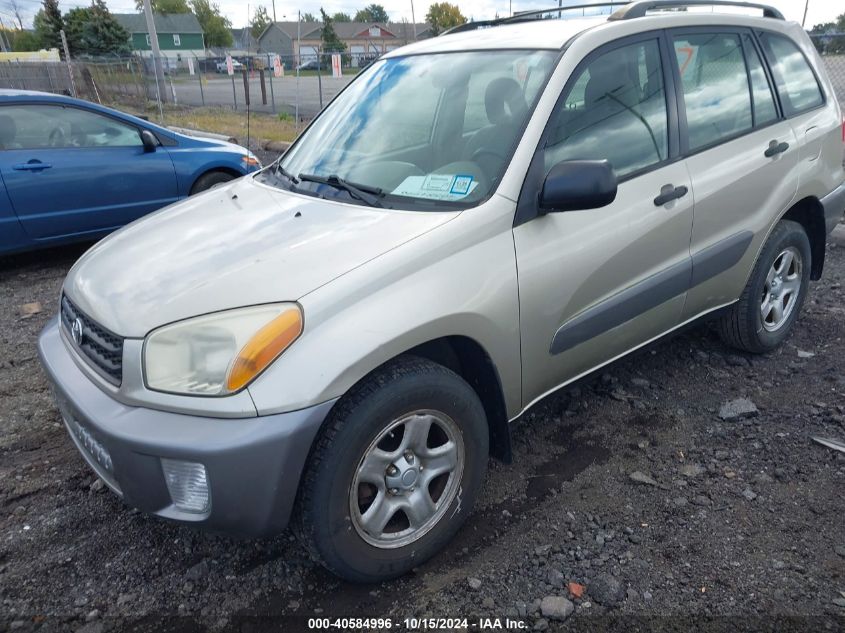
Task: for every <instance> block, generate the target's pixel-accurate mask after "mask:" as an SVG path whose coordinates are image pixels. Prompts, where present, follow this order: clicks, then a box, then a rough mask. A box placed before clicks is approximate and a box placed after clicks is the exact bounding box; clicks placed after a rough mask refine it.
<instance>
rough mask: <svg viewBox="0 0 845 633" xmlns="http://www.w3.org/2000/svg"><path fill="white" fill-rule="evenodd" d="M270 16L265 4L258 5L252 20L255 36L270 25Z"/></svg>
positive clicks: (251, 25)
mask: <svg viewBox="0 0 845 633" xmlns="http://www.w3.org/2000/svg"><path fill="white" fill-rule="evenodd" d="M270 22H271V20H270V16H269V15H268V14H267V8H266V7H264V6H263V5H260V6H258V7H256V9H255V13H254V14H253V15H252V22H251V23H250V29H251V32H252V36H253V37H256V38H257V37H258V36H259V35H261V34H262V33H263V32H264V30H265V29H266V28H267V27H268V26H270Z"/></svg>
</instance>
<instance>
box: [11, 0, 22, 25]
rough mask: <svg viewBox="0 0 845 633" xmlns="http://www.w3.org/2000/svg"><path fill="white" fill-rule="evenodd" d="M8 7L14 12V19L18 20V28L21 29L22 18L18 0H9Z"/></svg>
mask: <svg viewBox="0 0 845 633" xmlns="http://www.w3.org/2000/svg"><path fill="white" fill-rule="evenodd" d="M9 8H10V9H11V10H12V13H14V14H15V19H16V20H17V21H18V28H19V29H20V30H21V31H23V18H21V7H20V5H19V4H18V0H9Z"/></svg>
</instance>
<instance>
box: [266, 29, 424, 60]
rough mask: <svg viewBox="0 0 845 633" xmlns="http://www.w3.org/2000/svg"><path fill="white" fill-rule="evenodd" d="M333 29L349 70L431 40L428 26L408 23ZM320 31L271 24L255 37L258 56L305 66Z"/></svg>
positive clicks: (315, 50)
mask: <svg viewBox="0 0 845 633" xmlns="http://www.w3.org/2000/svg"><path fill="white" fill-rule="evenodd" d="M333 27H334V31H335V33H336V34H337V37H338V39H340V41H341V42H343V43H344V44H346V52H347V53H348V54H349V56H350V60H351V63H352V66H353V67H357V66H359V65H364V63H366V61H368V60H371V59H373V58H375V57H378V56H379V55H384V54H385V53H387V52H389V51H392V50H394V49H396V48H399V47H400V46H404V45H405V44H409V43H411V42H413V41H415V40H421V39H425V38H428V37H431V36H432V32H431V26H430V25H428V24H416V25H414V24H410V23H408V22H388V23H384V24H381V23H367V22H335V23H334V24H333ZM322 28H323V24H322V23H321V22H299V23H297V22H273V23H272V24H270V26H268V27H267V28H266V29H265V30H264V32H263V33H262V34H261V35H260V36H259V37H258V52H259V53H276V54H278V55H281V56H282V59H283V60H285V61H286V62H287V61H288V60H290V63H291V64H299V63H302V62H307V61H309V60H311V59H314V58H315V57H316V55H317V53H318V52H319V51H320V48H321V46H322V40H321V38H320V32H321V29H322ZM285 65H286V66H288V67H291V66H290V65H288V63H286V64H285Z"/></svg>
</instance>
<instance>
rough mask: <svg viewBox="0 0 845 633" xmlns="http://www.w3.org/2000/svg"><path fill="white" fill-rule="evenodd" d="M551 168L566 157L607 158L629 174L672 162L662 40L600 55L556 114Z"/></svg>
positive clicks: (548, 158)
mask: <svg viewBox="0 0 845 633" xmlns="http://www.w3.org/2000/svg"><path fill="white" fill-rule="evenodd" d="M551 125H552V129H551V134H550V136H549V140H548V142H547V144H546V147H545V149H544V152H543V153H544V156H543V157H544V162H545V168H546V170H549V169H551V168H552V167H553V166H555V165H556V164H558V163H559V162H561V161H564V160H575V159H607V160H609V161H610V164H611V166H612V167H613V169H614V171H615V172H616V175H617V176H619V177H623V176H626V175H628V174H631V173H633V172H636V171H639V170H642V169H645V168H647V167H650V166H652V165H655V164H658V163H661V162H663V161H664V160H666V157H667V155H668V132H667V125H668V122H667V115H666V93H665V90H664V87H663V67H662V65H661V63H660V49H659V47H658V44H657V40H648V41H645V42H638V43H636V44H630V45H628V46H623V47H621V48H617V49H614V50H611V51H609V52H607V53H604V54H602V55H600V56H598V57H597V58H596V59H594V60H593V61H591V62H590V63H589V64H588V65H587V66H586V68H584V69H583V70H582V71H581V72H580V73H579V75H578V76H577V77H576V78H575V80H574V81H573V83H572V87H571V88H570V89H569V92H568V93H567V94H566V95H565V96H564V99H563V101H562V102H561V106H559V108H558V111H557V112H555V113H554V114H553V115H552V121H551Z"/></svg>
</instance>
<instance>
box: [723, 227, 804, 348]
mask: <svg viewBox="0 0 845 633" xmlns="http://www.w3.org/2000/svg"><path fill="white" fill-rule="evenodd" d="M811 263H812V262H811V251H810V240H809V238H808V237H807V233H806V232H805V231H804V228H803V227H802V226H801V225H800V224H798V223H797V222H793V221H792V220H781V221H780V222H778V224H777V226H775V228H774V230H773V231H772V234H771V235H770V236H769V239H768V240H767V241H766V244H765V245H764V246H763V250H762V252H761V253H760V257H758V258H757V262H756V264H755V265H754V270H753V271H752V273H751V277H750V278H749V280H748V284H747V285H746V286H745V289H744V290H743V292H742V295H741V296H740V298H739V301H738V302H737V303H735V304H733V305H732V306H731V308H730V309H729V310H728V311H727V312H726V313H725V314H724V315H723V316H722V318H721V319H720V321H719V334H720V335H721V337H722V340H723V341H724V342H725V343H727V344H728V345H731V346H732V347H736V348H738V349H741V350H744V351H747V352H752V353H755V354H760V353H764V352H768V351H771V350H773V349H774V348H776V347H777V346H778V345H780V344H781V343H783V341H784V340H785V339H786V337H787V336H789V333H790V331H791V330H792V326H793V325H794V323H795V320H796V319H797V318H798V313H799V312H800V311H801V306H802V305H803V303H804V299H805V297H806V296H807V290H808V287H809V283H810V268H811Z"/></svg>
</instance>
